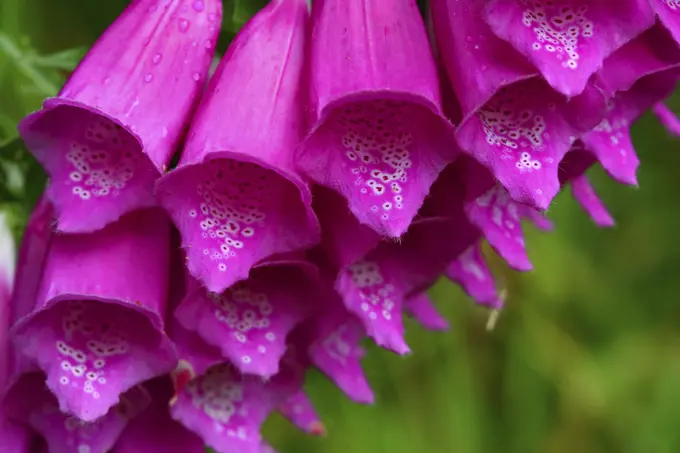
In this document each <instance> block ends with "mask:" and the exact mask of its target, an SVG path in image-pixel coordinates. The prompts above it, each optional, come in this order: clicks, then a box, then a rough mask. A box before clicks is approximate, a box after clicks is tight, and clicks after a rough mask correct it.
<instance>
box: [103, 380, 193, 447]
mask: <svg viewBox="0 0 680 453" xmlns="http://www.w3.org/2000/svg"><path fill="white" fill-rule="evenodd" d="M145 387H147V388H148V391H149V392H150V393H151V396H152V398H153V399H152V401H151V404H150V405H149V406H148V407H147V408H146V409H145V410H144V411H143V412H142V413H141V414H139V415H138V416H137V417H135V418H134V419H133V420H132V421H130V423H128V425H127V427H126V428H125V430H124V431H123V433H122V434H121V435H120V438H119V439H118V442H117V443H116V445H115V447H114V448H113V450H112V453H153V452H156V451H158V452H163V453H204V451H205V447H204V445H203V441H202V440H201V438H200V437H198V436H197V435H195V434H193V433H192V432H190V431H188V430H186V429H185V428H184V427H183V426H182V425H180V424H179V423H177V422H176V421H174V420H173V419H172V418H170V413H169V412H168V401H169V399H170V396H171V395H172V387H171V385H170V382H169V380H168V379H167V378H160V379H156V380H153V381H151V382H149V383H148V384H147V385H146V386H145Z"/></svg>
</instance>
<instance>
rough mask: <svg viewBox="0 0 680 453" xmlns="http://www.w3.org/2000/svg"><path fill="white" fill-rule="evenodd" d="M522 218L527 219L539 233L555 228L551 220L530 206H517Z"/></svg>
mask: <svg viewBox="0 0 680 453" xmlns="http://www.w3.org/2000/svg"><path fill="white" fill-rule="evenodd" d="M519 207H520V213H521V215H522V217H524V218H526V219H528V220H529V221H531V223H533V224H534V225H535V226H536V228H538V229H539V230H541V231H552V230H553V229H554V228H555V225H554V224H553V222H552V220H550V219H549V218H548V217H547V216H546V215H545V214H544V213H542V212H539V211H537V210H536V209H534V208H532V207H531V206H526V205H519Z"/></svg>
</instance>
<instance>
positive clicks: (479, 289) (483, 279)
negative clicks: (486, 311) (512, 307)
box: [446, 242, 503, 308]
mask: <svg viewBox="0 0 680 453" xmlns="http://www.w3.org/2000/svg"><path fill="white" fill-rule="evenodd" d="M446 276H447V277H448V278H449V279H451V280H452V281H454V282H456V283H458V284H459V285H460V286H461V287H462V288H463V290H464V291H465V292H466V293H467V294H468V295H469V296H470V297H472V298H473V299H474V300H475V301H476V302H477V303H479V304H482V305H488V306H490V307H493V308H500V307H501V306H502V304H503V301H502V300H501V299H500V297H499V295H498V291H497V290H496V285H495V283H494V279H493V275H492V274H491V271H490V270H489V268H488V266H487V265H486V261H485V260H484V254H483V253H482V246H481V243H480V242H477V243H475V244H474V245H471V246H470V247H469V248H468V249H467V250H465V251H464V252H463V253H461V255H460V256H459V257H458V258H456V260H455V261H453V262H452V263H451V264H450V265H449V267H448V269H447V270H446Z"/></svg>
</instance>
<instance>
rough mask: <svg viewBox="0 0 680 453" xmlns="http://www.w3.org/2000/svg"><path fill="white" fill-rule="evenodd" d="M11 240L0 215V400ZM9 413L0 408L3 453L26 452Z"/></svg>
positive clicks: (6, 358) (24, 436)
mask: <svg viewBox="0 0 680 453" xmlns="http://www.w3.org/2000/svg"><path fill="white" fill-rule="evenodd" d="M14 254H15V251H14V241H13V239H12V234H11V232H10V230H9V226H8V225H7V220H6V218H5V216H4V214H1V213H0V401H2V400H3V398H4V396H5V391H6V389H7V381H8V378H9V373H10V367H11V364H10V356H11V354H10V345H9V338H8V332H9V326H10V323H11V318H12V313H11V311H10V309H11V305H10V300H11V294H12V281H13V277H14V275H13V274H14ZM10 414H11V413H10V412H9V411H7V410H6V407H5V406H4V405H2V406H0V439H2V446H3V451H7V452H8V453H28V452H29V443H30V436H29V433H28V430H26V428H24V427H23V426H20V425H17V424H15V423H14V422H12V421H10V420H9V417H10Z"/></svg>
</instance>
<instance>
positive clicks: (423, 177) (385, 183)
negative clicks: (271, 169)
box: [297, 0, 457, 237]
mask: <svg viewBox="0 0 680 453" xmlns="http://www.w3.org/2000/svg"><path fill="white" fill-rule="evenodd" d="M312 11H313V26H312V35H311V50H310V60H311V61H310V68H311V69H310V78H311V82H310V91H311V95H310V98H311V99H310V103H311V114H312V116H313V118H312V121H313V123H314V126H313V129H312V131H311V133H310V135H309V136H308V137H307V138H306V139H305V141H304V142H303V143H302V145H301V146H300V148H299V152H298V154H297V158H298V165H299V167H300V168H301V169H302V170H303V171H304V172H305V173H306V174H307V175H308V176H309V177H310V178H311V179H313V180H314V181H315V182H317V183H319V184H321V185H324V186H327V187H330V188H332V189H334V190H336V191H338V192H339V193H341V194H342V196H343V197H345V198H346V199H347V200H348V204H349V209H350V210H351V212H352V213H353V214H354V215H355V216H356V218H357V219H358V220H359V221H360V222H361V223H362V224H365V225H367V226H369V227H371V228H372V229H373V230H375V231H376V232H378V233H379V234H381V235H384V236H389V237H399V236H401V235H402V234H403V233H404V232H405V231H406V229H407V228H408V226H409V224H410V223H411V221H412V220H413V218H414V216H415V215H416V213H417V211H418V209H419V208H420V205H421V204H422V203H423V200H424V198H425V196H426V195H427V193H428V190H429V187H430V185H431V184H432V183H433V182H434V180H435V179H436V177H437V175H438V174H439V172H440V171H441V170H442V169H443V168H444V167H445V165H446V164H447V162H449V161H451V160H453V159H454V158H455V154H456V152H457V149H456V146H455V143H454V141H453V136H452V131H451V126H450V124H449V123H448V121H446V120H445V119H444V117H443V116H442V108H441V95H440V90H439V83H438V79H437V69H436V65H435V62H434V58H433V56H432V53H431V50H430V46H429V43H428V40H427V34H426V31H425V27H424V25H423V22H422V19H421V16H420V14H419V11H418V7H417V5H416V2H415V1H413V0H358V1H355V2H349V3H348V2H345V1H344V0H324V1H321V2H316V3H313V8H312ZM377 37H380V39H377Z"/></svg>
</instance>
